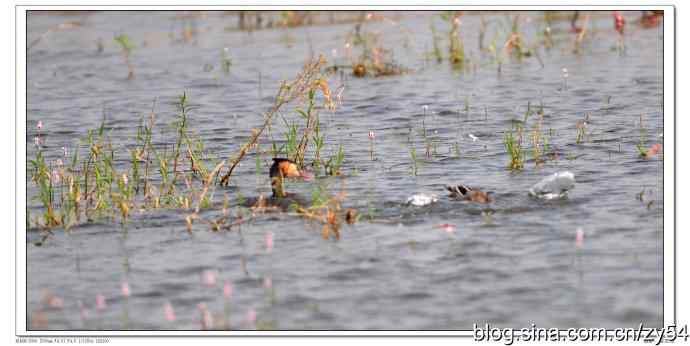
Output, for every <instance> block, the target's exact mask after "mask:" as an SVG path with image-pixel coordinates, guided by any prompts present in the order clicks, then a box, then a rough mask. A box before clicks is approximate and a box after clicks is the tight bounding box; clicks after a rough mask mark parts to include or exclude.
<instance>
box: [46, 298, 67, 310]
mask: <svg viewBox="0 0 690 346" xmlns="http://www.w3.org/2000/svg"><path fill="white" fill-rule="evenodd" d="M64 305H65V304H64V302H63V300H62V298H60V297H58V296H50V298H49V299H48V306H50V307H51V308H54V309H62V307H63V306H64Z"/></svg>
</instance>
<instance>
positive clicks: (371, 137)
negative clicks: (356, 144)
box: [369, 131, 376, 161]
mask: <svg viewBox="0 0 690 346" xmlns="http://www.w3.org/2000/svg"><path fill="white" fill-rule="evenodd" d="M374 139H376V133H374V131H369V156H370V157H371V160H372V161H374Z"/></svg>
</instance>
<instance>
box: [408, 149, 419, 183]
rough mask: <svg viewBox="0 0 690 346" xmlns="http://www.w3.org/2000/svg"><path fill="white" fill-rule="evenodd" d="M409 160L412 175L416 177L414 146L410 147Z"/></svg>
mask: <svg viewBox="0 0 690 346" xmlns="http://www.w3.org/2000/svg"><path fill="white" fill-rule="evenodd" d="M410 159H411V160H412V175H414V176H416V175H417V168H418V167H417V149H416V148H415V146H414V145H411V146H410Z"/></svg>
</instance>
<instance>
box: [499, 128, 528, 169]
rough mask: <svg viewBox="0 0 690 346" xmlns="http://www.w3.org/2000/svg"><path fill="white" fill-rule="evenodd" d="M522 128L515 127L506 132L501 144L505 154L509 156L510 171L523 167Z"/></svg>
mask: <svg viewBox="0 0 690 346" xmlns="http://www.w3.org/2000/svg"><path fill="white" fill-rule="evenodd" d="M522 132H523V127H522V125H520V124H517V125H515V126H514V127H512V128H511V129H510V130H509V131H507V132H506V133H505V135H504V137H503V144H504V146H505V148H506V152H507V153H508V155H510V162H509V164H508V167H509V168H510V169H511V170H520V169H522V168H523V167H524V166H525V150H524V149H523V145H522Z"/></svg>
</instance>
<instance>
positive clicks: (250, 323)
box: [246, 308, 256, 329]
mask: <svg viewBox="0 0 690 346" xmlns="http://www.w3.org/2000/svg"><path fill="white" fill-rule="evenodd" d="M246 322H247V327H249V328H251V329H253V328H256V311H255V310H254V309H252V308H249V309H247V321H246Z"/></svg>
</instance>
